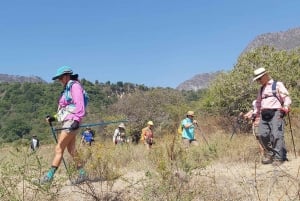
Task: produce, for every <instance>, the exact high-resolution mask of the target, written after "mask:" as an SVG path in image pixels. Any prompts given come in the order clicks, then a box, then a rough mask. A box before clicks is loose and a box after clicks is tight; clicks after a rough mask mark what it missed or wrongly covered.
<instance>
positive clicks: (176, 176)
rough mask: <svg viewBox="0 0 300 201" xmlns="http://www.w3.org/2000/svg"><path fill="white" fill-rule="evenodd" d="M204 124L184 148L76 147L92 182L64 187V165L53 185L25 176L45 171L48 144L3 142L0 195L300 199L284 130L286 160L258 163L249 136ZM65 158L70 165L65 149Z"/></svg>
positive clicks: (167, 143)
mask: <svg viewBox="0 0 300 201" xmlns="http://www.w3.org/2000/svg"><path fill="white" fill-rule="evenodd" d="M203 129H204V130H203V132H204V134H205V138H206V140H207V141H208V143H209V144H208V145H207V144H206V142H205V140H204V138H203V137H202V135H200V133H197V138H198V139H199V142H200V146H198V147H190V148H189V149H185V148H183V146H182V145H181V143H180V140H179V139H178V138H174V136H173V135H167V136H165V137H163V138H160V139H158V138H157V139H156V143H155V144H154V146H153V149H152V150H150V151H149V150H147V149H146V148H145V147H144V146H143V145H142V144H138V145H133V144H125V145H123V146H115V145H114V144H112V142H111V140H109V141H107V142H101V143H100V142H96V144H95V145H94V146H92V147H88V146H83V147H80V155H81V157H82V158H83V159H84V160H85V167H86V169H87V171H88V172H89V174H90V177H91V179H92V181H89V182H86V183H84V184H81V185H76V186H68V185H66V183H67V178H68V176H67V174H66V171H65V169H64V167H63V165H61V167H60V168H59V171H58V173H57V174H56V175H55V179H54V182H53V184H52V185H50V186H46V187H45V186H37V185H34V184H33V183H32V182H31V179H32V178H34V177H39V176H40V175H42V174H43V173H44V172H45V171H46V170H47V169H48V167H49V163H50V162H51V159H52V157H53V146H54V145H50V146H42V147H41V149H40V150H39V151H38V152H36V153H31V152H30V150H29V149H28V148H27V147H23V148H22V147H18V149H16V148H13V147H3V148H2V150H1V151H2V153H3V154H2V155H1V157H0V162H1V163H0V169H1V173H0V177H1V178H0V179H1V182H0V200H4V201H5V200H31V201H35V200H67V201H68V200H116V201H117V200H154V201H155V200H170V201H171V200H172V201H173V200H183V201H185V200H254V201H256V200H259V201H261V200H300V196H299V190H300V188H299V184H300V182H299V164H300V163H299V162H300V161H299V159H298V158H294V156H293V154H294V153H293V152H292V150H293V149H291V147H292V143H291V140H290V137H289V135H286V141H287V147H288V148H289V158H290V161H289V162H286V163H285V164H283V165H281V166H280V167H273V166H271V165H261V164H260V156H259V149H258V144H257V142H256V140H255V138H254V136H252V135H249V134H247V135H246V134H239V135H235V136H234V137H233V138H232V140H231V141H230V134H228V133H224V132H216V131H212V130H209V129H208V128H206V127H204V128H203ZM294 135H298V134H294ZM295 142H296V147H299V146H298V139H297V138H296V139H295ZM65 159H66V161H67V162H68V164H72V163H71V160H70V158H69V156H68V155H67V154H66V155H65ZM69 168H70V170H71V172H72V173H74V172H75V171H74V170H73V169H74V168H72V167H71V166H70V167H69Z"/></svg>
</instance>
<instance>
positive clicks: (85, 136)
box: [81, 127, 94, 146]
mask: <svg viewBox="0 0 300 201" xmlns="http://www.w3.org/2000/svg"><path fill="white" fill-rule="evenodd" d="M81 136H82V137H81V144H86V143H87V144H88V145H89V146H91V145H92V142H94V132H93V131H92V129H91V128H90V127H86V129H85V131H83V132H82V134H81Z"/></svg>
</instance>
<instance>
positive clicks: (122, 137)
mask: <svg viewBox="0 0 300 201" xmlns="http://www.w3.org/2000/svg"><path fill="white" fill-rule="evenodd" d="M125 142H126V131H125V125H124V123H120V124H119V126H118V128H116V130H115V132H114V135H113V143H114V144H115V145H117V144H123V143H125Z"/></svg>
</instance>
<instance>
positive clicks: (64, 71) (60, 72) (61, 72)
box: [52, 66, 73, 80]
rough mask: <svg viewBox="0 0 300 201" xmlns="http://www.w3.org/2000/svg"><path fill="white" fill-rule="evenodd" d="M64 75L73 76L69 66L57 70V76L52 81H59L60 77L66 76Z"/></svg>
mask: <svg viewBox="0 0 300 201" xmlns="http://www.w3.org/2000/svg"><path fill="white" fill-rule="evenodd" d="M64 74H70V75H72V74H73V71H72V69H71V68H70V67H69V66H62V67H60V68H58V69H57V71H56V74H55V76H54V77H53V78H52V80H56V79H58V78H59V77H60V76H62V75H64Z"/></svg>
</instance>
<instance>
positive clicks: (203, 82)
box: [176, 27, 300, 90]
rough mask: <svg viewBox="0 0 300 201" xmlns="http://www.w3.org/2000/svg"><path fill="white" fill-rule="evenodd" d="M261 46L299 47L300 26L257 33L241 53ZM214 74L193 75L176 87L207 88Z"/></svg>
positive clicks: (280, 48)
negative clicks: (273, 31) (274, 31)
mask: <svg viewBox="0 0 300 201" xmlns="http://www.w3.org/2000/svg"><path fill="white" fill-rule="evenodd" d="M261 46H271V47H274V48H276V49H278V50H292V49H297V48H300V27H299V28H293V29H289V30H287V31H280V32H276V33H265V34H261V35H258V36H257V37H256V38H255V39H254V40H253V41H252V42H250V43H249V45H247V47H246V48H245V49H244V51H243V52H242V53H241V55H242V54H244V53H246V52H248V51H251V50H253V49H255V48H258V47H261ZM216 75H217V72H216V73H204V74H198V75H195V76H194V77H192V78H191V79H189V80H186V81H184V82H183V83H181V84H179V85H178V87H177V88H176V89H178V90H198V89H203V88H207V87H208V85H209V83H210V81H211V80H212V79H213V78H214V77H215V76H216Z"/></svg>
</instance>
